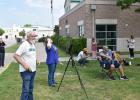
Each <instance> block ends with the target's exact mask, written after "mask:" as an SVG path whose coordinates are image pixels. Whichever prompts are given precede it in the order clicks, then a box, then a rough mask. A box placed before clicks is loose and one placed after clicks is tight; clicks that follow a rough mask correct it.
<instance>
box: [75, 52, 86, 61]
mask: <svg viewBox="0 0 140 100" xmlns="http://www.w3.org/2000/svg"><path fill="white" fill-rule="evenodd" d="M81 58H87V56H86V55H85V54H84V52H83V51H80V53H79V54H78V57H77V61H79V60H80V59H81Z"/></svg>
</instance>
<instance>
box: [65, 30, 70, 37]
mask: <svg viewBox="0 0 140 100" xmlns="http://www.w3.org/2000/svg"><path fill="white" fill-rule="evenodd" d="M65 32H66V35H67V36H69V33H70V30H69V28H65Z"/></svg>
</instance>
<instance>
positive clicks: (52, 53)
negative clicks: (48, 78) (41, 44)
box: [46, 45, 59, 64]
mask: <svg viewBox="0 0 140 100" xmlns="http://www.w3.org/2000/svg"><path fill="white" fill-rule="evenodd" d="M46 53H47V58H46V64H57V63H58V58H59V57H58V49H57V47H56V46H55V45H52V46H51V48H50V49H48V48H47V47H46Z"/></svg>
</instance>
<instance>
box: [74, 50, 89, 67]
mask: <svg viewBox="0 0 140 100" xmlns="http://www.w3.org/2000/svg"><path fill="white" fill-rule="evenodd" d="M87 58H88V49H87V48H84V49H83V50H82V51H80V52H79V54H78V57H77V61H78V63H79V64H80V65H85V64H86V63H88V61H87Z"/></svg>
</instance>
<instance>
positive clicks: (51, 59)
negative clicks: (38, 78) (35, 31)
mask: <svg viewBox="0 0 140 100" xmlns="http://www.w3.org/2000/svg"><path fill="white" fill-rule="evenodd" d="M45 50H46V54H47V58H46V64H47V65H48V71H49V72H48V85H49V86H52V87H55V84H56V82H55V78H54V74H55V70H56V66H57V63H58V58H59V57H58V49H57V47H56V46H55V45H54V44H53V41H52V40H51V39H50V38H47V39H46V43H45Z"/></svg>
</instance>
